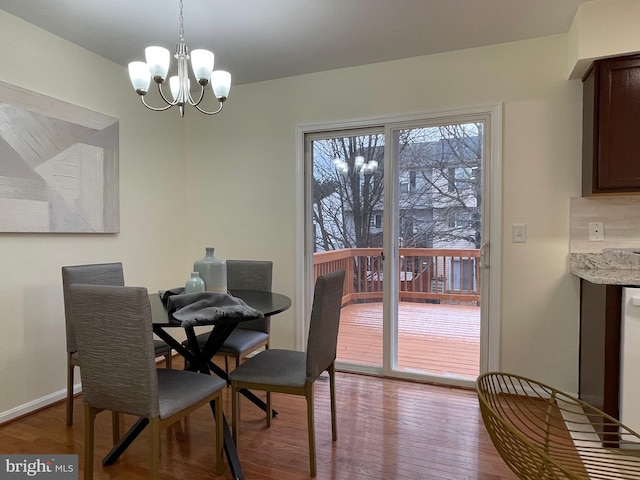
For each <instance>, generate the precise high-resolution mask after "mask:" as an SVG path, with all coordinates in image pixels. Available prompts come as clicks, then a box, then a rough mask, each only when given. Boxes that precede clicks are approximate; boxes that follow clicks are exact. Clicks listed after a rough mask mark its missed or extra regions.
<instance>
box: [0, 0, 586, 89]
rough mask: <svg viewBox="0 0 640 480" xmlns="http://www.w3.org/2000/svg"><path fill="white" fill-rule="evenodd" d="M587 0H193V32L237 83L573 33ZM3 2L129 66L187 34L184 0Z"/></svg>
mask: <svg viewBox="0 0 640 480" xmlns="http://www.w3.org/2000/svg"><path fill="white" fill-rule="evenodd" d="M585 1H587V0H184V38H185V43H186V44H187V46H188V47H189V48H190V49H195V48H207V49H209V50H212V51H213V52H214V53H215V54H216V68H217V69H224V70H228V71H230V72H231V74H232V82H233V84H235V85H237V84H243V83H253V82H258V81H263V80H270V79H274V78H281V77H288V76H292V75H299V74H305V73H311V72H317V71H323V70H332V69H336V68H343V67H350V66H356V65H364V64H369V63H376V62H383V61H388V60H395V59H400V58H408V57H414V56H419V55H428V54H433V53H440V52H446V51H452V50H459V49H463V48H470V47H477V46H483V45H491V44H496V43H503V42H510V41H515V40H523V39H527V38H533V37H539V36H545V35H553V34H558V33H565V32H567V31H568V29H569V27H570V26H571V22H572V20H573V17H574V15H575V13H576V11H577V9H578V6H579V5H580V4H581V3H584V2H585ZM0 9H2V10H5V11H6V12H8V13H10V14H12V15H15V16H17V17H20V18H22V19H24V20H26V21H27V22H29V23H32V24H35V25H37V26H39V27H41V28H43V29H45V30H48V31H50V32H52V33H54V34H56V35H58V36H60V37H63V38H65V39H67V40H69V41H71V42H73V43H76V44H78V45H81V46H82V47H84V48H86V49H88V50H91V51H93V52H95V53H97V54H99V55H101V56H103V57H106V58H108V59H110V60H113V61H114V62H116V63H119V64H121V65H127V63H128V62H130V61H132V60H144V47H146V46H148V45H161V46H164V47H166V48H169V49H170V50H171V51H173V50H174V49H175V45H176V43H177V42H178V12H179V10H178V0H49V1H42V0H0ZM174 63H175V62H174Z"/></svg>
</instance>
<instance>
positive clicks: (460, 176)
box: [448, 167, 473, 192]
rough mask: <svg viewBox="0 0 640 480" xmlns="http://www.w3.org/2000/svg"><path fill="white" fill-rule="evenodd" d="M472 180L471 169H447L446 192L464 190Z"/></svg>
mask: <svg viewBox="0 0 640 480" xmlns="http://www.w3.org/2000/svg"><path fill="white" fill-rule="evenodd" d="M472 179H473V169H472V168H469V167H455V168H450V169H449V185H448V187H449V188H448V191H449V192H455V191H456V190H460V189H463V188H466V186H467V185H468V184H469V181H470V180H472Z"/></svg>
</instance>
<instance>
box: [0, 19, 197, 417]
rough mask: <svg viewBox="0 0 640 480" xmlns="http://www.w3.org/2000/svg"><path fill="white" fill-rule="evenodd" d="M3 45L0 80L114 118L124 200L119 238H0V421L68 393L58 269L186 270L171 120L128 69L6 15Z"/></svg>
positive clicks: (154, 286) (144, 277) (179, 165)
mask: <svg viewBox="0 0 640 480" xmlns="http://www.w3.org/2000/svg"><path fill="white" fill-rule="evenodd" d="M0 43H1V44H2V45H4V47H5V48H2V49H0V65H1V68H0V80H1V81H4V82H7V83H11V84H14V85H19V86H21V87H23V88H26V89H30V90H34V91H36V92H39V93H42V94H45V95H49V96H52V97H55V98H58V99H60V100H64V101H66V102H69V103H72V104H75V105H80V106H82V107H86V108H89V109H91V110H95V111H98V112H101V113H104V114H107V115H110V116H113V117H117V118H119V119H120V205H121V212H120V221H121V223H120V233H119V234H116V235H92V234H87V235H66V234H0V272H1V274H0V305H2V308H1V309H0V338H2V347H1V348H0V385H2V387H1V388H0V392H1V393H0V422H1V421H3V420H6V419H8V418H10V417H11V416H14V415H15V414H19V413H20V412H22V411H24V410H25V409H29V408H32V407H34V406H38V405H39V404H40V402H46V401H49V400H50V399H52V398H61V397H60V394H61V393H62V392H63V391H64V387H65V378H66V377H65V358H66V357H65V340H64V315H63V303H62V286H61V276H60V267H61V266H62V265H69V264H78V263H91V262H103V261H122V262H123V263H124V271H125V280H126V281H127V283H129V284H132V285H142V286H146V287H148V288H149V289H150V290H158V289H160V288H166V287H167V285H169V286H174V283H176V281H177V280H179V281H180V282H183V281H184V279H186V276H187V271H188V270H189V269H190V268H191V267H190V266H189V265H185V255H184V253H183V251H182V246H183V244H184V238H185V235H184V229H185V226H186V223H185V220H184V209H185V206H186V201H185V195H184V192H185V188H184V183H185V170H184V146H183V138H182V124H181V122H180V121H179V120H178V119H177V118H176V116H175V115H172V114H171V113H167V114H166V115H161V114H155V113H151V112H149V111H147V110H146V109H145V108H144V107H142V105H141V104H140V103H139V101H137V100H136V95H135V93H134V92H133V89H132V88H131V86H130V85H129V81H128V78H127V73H126V69H124V68H122V67H121V66H118V65H115V64H113V63H111V62H109V61H107V60H104V59H102V58H100V57H97V56H95V55H93V54H91V53H89V52H87V51H85V50H82V49H80V48H78V47H75V46H74V45H72V44H69V43H67V42H65V41H63V40H61V39H59V38H57V37H54V36H52V35H49V34H48V33H46V32H44V31H42V30H40V29H37V28H35V27H33V26H31V25H29V24H26V23H24V22H22V21H19V20H17V19H15V18H14V17H11V16H9V15H8V14H6V13H5V12H3V11H0ZM172 113H175V112H172ZM0 161H1V159H0ZM183 277H184V278H183ZM56 395H58V397H56ZM30 402H32V404H31V403H30Z"/></svg>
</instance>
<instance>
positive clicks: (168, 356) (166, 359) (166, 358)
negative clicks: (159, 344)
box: [164, 350, 173, 369]
mask: <svg viewBox="0 0 640 480" xmlns="http://www.w3.org/2000/svg"><path fill="white" fill-rule="evenodd" d="M172 359H173V357H172V356H171V350H169V351H168V352H167V353H165V354H164V366H165V368H169V369H171V368H172V367H173V365H172V363H173V362H172Z"/></svg>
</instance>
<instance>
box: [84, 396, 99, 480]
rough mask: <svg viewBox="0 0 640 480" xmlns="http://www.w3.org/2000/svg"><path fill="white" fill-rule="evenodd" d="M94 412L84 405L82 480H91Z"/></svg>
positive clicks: (91, 408) (87, 405)
mask: <svg viewBox="0 0 640 480" xmlns="http://www.w3.org/2000/svg"><path fill="white" fill-rule="evenodd" d="M95 419H96V410H95V409H94V408H93V407H91V406H89V404H87V403H85V404H84V480H93V449H94V443H93V440H94V422H95Z"/></svg>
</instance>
